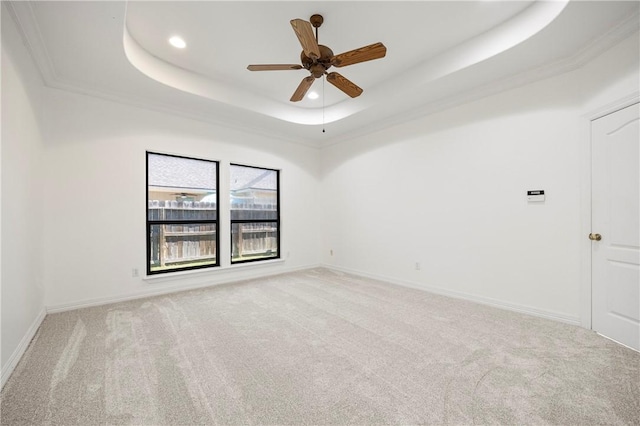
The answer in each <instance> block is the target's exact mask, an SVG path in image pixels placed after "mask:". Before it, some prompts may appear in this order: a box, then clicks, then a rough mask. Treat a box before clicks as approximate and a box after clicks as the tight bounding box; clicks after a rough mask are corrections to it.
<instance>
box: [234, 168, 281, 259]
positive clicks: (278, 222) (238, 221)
mask: <svg viewBox="0 0 640 426" xmlns="http://www.w3.org/2000/svg"><path fill="white" fill-rule="evenodd" d="M229 166H230V168H231V167H232V166H238V167H247V168H252V169H258V170H266V171H272V172H275V173H276V206H277V209H276V218H275V219H234V218H233V212H232V205H231V202H229V224H230V226H229V243H230V245H229V258H230V262H231V264H232V265H238V264H242V263H254V262H266V261H269V260H277V259H280V258H281V257H282V247H281V245H280V242H281V241H280V235H281V232H282V222H281V217H280V170H278V169H272V168H269V167H259V166H250V165H246V164H240V163H230V164H229ZM229 179H231V171H229ZM227 196H229V197H230V196H231V189H230V188H229V194H228V195H227ZM229 199H230V198H229ZM274 222H275V223H276V247H277V249H276V250H277V251H276V255H275V256H269V257H263V258H256V259H244V260H235V261H234V260H233V225H234V224H243V223H274Z"/></svg>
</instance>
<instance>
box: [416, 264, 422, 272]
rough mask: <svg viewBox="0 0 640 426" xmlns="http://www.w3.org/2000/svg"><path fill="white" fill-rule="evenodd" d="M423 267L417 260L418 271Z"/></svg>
mask: <svg viewBox="0 0 640 426" xmlns="http://www.w3.org/2000/svg"><path fill="white" fill-rule="evenodd" d="M421 267H422V265H420V262H416V271H419V270H420V268H421Z"/></svg>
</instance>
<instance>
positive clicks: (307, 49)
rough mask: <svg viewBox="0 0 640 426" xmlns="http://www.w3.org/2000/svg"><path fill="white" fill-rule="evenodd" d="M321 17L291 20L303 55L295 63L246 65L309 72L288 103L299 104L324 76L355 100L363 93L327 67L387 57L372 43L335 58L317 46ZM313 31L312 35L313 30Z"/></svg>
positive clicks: (382, 49) (264, 68)
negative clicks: (297, 62)
mask: <svg viewBox="0 0 640 426" xmlns="http://www.w3.org/2000/svg"><path fill="white" fill-rule="evenodd" d="M322 22H324V18H323V17H322V15H317V14H316V15H313V16H311V18H310V19H309V21H305V20H303V19H293V20H292V21H291V26H292V27H293V31H295V33H296V36H297V37H298V40H299V41H300V45H302V53H301V54H300V61H301V62H302V65H298V64H263V65H249V66H248V67H247V69H248V70H249V71H284V70H301V69H306V70H308V71H309V72H310V73H311V75H310V76H308V77H305V78H303V79H302V82H301V83H300V85H299V86H298V88H297V89H296V91H295V92H294V93H293V96H291V99H290V100H291V102H298V101H300V100H302V98H304V95H305V94H306V93H307V91H308V90H309V88H310V87H311V85H312V84H313V82H314V81H315V79H316V78H320V77H322V76H323V75H326V76H327V81H328V82H329V83H331V84H333V85H334V86H336V87H337V88H338V89H340V90H342V91H343V92H344V93H346V94H347V95H349V96H351V97H352V98H355V97H356V96H360V95H361V94H362V89H361V88H360V87H358V86H357V85H356V84H354V83H353V82H351V81H350V80H348V79H346V78H345V77H343V76H342V75H341V74H338V73H337V72H327V70H328V69H329V68H331V67H332V66H334V67H338V68H339V67H345V66H347V65H353V64H358V63H360V62H366V61H371V60H373V59H380V58H384V56H385V55H386V54H387V48H386V47H385V46H384V44H382V43H374V44H370V45H368V46H364V47H361V48H359V49H354V50H350V51H348V52H344V53H341V54H339V55H334V54H333V51H332V50H331V49H329V48H328V47H327V46H323V45H322V44H318V27H320V25H322ZM312 26H313V28H315V29H316V31H315V36H314V33H313V29H312V28H311V27H312Z"/></svg>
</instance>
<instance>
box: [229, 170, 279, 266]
mask: <svg viewBox="0 0 640 426" xmlns="http://www.w3.org/2000/svg"><path fill="white" fill-rule="evenodd" d="M229 176H230V189H231V191H230V192H231V193H230V196H231V263H240V262H252V261H257V260H265V259H274V258H275V259H277V258H279V257H280V203H279V186H280V174H279V172H278V170H271V169H261V168H258V167H249V166H241V165H238V164H232V165H231V167H230V170H229Z"/></svg>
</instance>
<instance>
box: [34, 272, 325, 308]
mask: <svg viewBox="0 0 640 426" xmlns="http://www.w3.org/2000/svg"><path fill="white" fill-rule="evenodd" d="M245 265H246V266H247V268H246V269H245V271H243V272H242V273H240V271H239V268H237V267H229V268H226V269H223V270H219V271H216V272H223V274H217V273H216V274H202V275H200V276H198V277H197V281H195V282H190V283H184V282H182V283H178V284H175V285H169V286H163V287H162V288H158V287H157V286H156V287H154V286H150V287H149V288H147V289H145V290H142V291H137V292H132V293H129V294H121V295H117V296H107V297H98V298H94V299H85V300H79V301H74V302H69V303H61V304H54V305H47V307H46V309H47V313H50V314H53V313H58V312H66V311H73V310H76V309H82V308H90V307H92V306H102V305H109V304H112V303H118V302H127V301H129V300H136V299H144V298H145V297H152V296H161V295H163V294H170V293H177V292H180V291H187V290H195V289H198V288H204V287H212V286H216V285H221V284H230V283H234V282H241V281H246V280H250V279H254V278H260V277H269V276H273V275H280V274H286V273H289V272H296V271H301V270H304V269H311V268H317V267H320V265H319V264H313V265H305V266H297V267H290V268H286V267H285V268H278V269H277V270H272V269H270V268H269V266H270V265H271V266H273V264H259V263H247V264H245ZM224 272H226V273H224ZM185 278H186V277H181V276H174V277H173V279H172V278H171V277H170V276H167V277H166V281H180V280H181V279H182V280H184V279H185ZM162 280H163V281H161V282H165V277H163V278H162Z"/></svg>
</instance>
